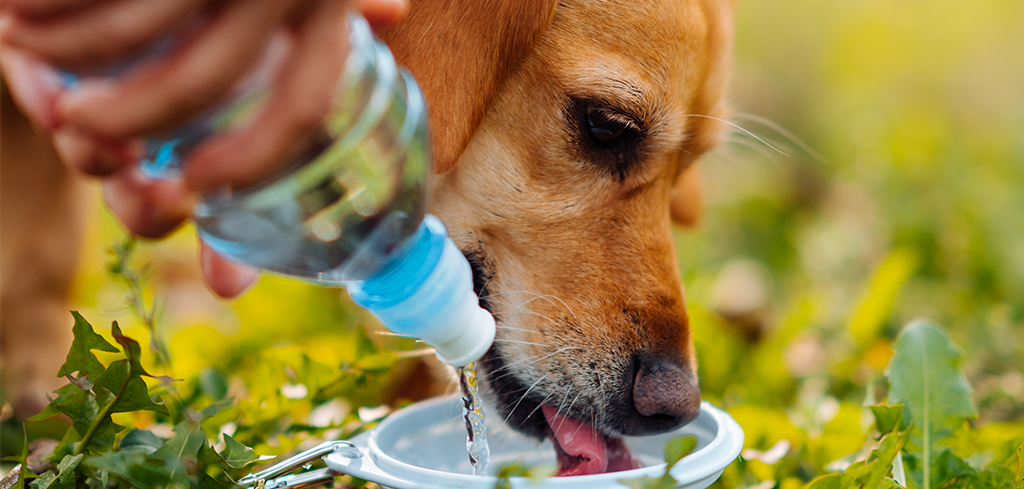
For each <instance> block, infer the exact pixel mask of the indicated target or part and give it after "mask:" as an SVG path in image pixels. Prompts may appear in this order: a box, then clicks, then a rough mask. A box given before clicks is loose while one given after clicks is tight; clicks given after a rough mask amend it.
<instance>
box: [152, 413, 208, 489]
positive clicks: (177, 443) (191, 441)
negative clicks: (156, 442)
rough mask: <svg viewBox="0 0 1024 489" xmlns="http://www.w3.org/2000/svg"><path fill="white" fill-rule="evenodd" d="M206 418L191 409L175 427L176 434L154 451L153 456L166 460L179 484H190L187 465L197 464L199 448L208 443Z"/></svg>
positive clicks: (171, 475) (172, 476)
mask: <svg viewBox="0 0 1024 489" xmlns="http://www.w3.org/2000/svg"><path fill="white" fill-rule="evenodd" d="M204 419H206V417H205V415H204V414H201V413H197V412H195V411H192V410H189V412H187V414H186V419H185V421H182V422H180V423H178V424H177V426H175V427H174V436H172V437H171V439H170V440H167V442H166V443H164V444H163V446H161V447H160V448H159V449H157V450H156V451H155V452H153V455H152V456H153V458H156V459H160V460H163V461H164V463H165V464H166V466H167V468H168V476H169V477H170V478H171V479H173V480H174V481H175V483H177V484H179V485H183V486H188V472H187V470H186V467H187V466H190V465H192V466H194V465H195V462H196V461H197V460H198V457H199V449H200V448H202V446H203V445H204V444H205V443H207V440H206V432H204V431H203V427H202V421H203V420H204Z"/></svg>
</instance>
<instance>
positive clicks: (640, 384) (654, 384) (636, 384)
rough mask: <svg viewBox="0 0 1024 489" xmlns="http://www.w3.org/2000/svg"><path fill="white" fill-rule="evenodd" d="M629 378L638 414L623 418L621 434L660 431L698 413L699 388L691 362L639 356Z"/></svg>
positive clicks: (677, 424) (690, 418)
mask: <svg viewBox="0 0 1024 489" xmlns="http://www.w3.org/2000/svg"><path fill="white" fill-rule="evenodd" d="M632 380H633V407H634V408H635V409H636V414H638V416H633V419H627V420H625V423H624V426H623V428H624V430H623V434H626V435H650V434H655V433H662V432H665V431H669V430H671V429H674V428H678V427H679V426H682V425H684V424H686V423H689V422H690V421H693V420H694V419H696V418H697V415H698V414H700V388H699V387H698V385H697V375H696V374H695V373H694V371H693V368H692V367H690V365H687V364H682V365H681V364H680V363H678V362H675V361H671V360H666V359H653V358H647V359H645V358H642V357H641V358H640V359H639V360H638V362H637V368H636V376H635V377H634V378H633V379H632Z"/></svg>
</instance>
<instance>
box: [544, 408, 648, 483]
mask: <svg viewBox="0 0 1024 489" xmlns="http://www.w3.org/2000/svg"><path fill="white" fill-rule="evenodd" d="M541 409H542V410H543V411H544V417H545V418H547V421H548V426H550V427H551V432H552V437H553V438H554V440H552V441H553V442H554V444H555V451H556V452H557V453H558V468H559V470H558V476H559V477H563V476H571V475H588V474H602V473H604V472H615V471H619V470H629V469H634V468H637V467H640V464H639V463H638V462H637V461H636V459H634V458H633V456H632V455H631V454H630V453H629V449H628V448H626V445H625V444H624V443H622V440H621V439H618V438H608V437H606V436H604V435H602V434H600V433H598V432H597V430H595V429H594V428H593V427H591V426H590V425H588V424H585V423H582V422H580V421H577V420H575V419H573V418H570V417H568V416H562V415H560V414H558V409H556V408H555V407H554V406H549V405H547V404H545V405H543V406H541Z"/></svg>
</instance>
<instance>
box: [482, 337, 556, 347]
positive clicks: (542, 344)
mask: <svg viewBox="0 0 1024 489" xmlns="http://www.w3.org/2000/svg"><path fill="white" fill-rule="evenodd" d="M494 342H495V343H518V344H522V345H534V346H545V347H546V346H551V345H545V344H544V343H534V342H532V341H519V340H503V339H495V340H494Z"/></svg>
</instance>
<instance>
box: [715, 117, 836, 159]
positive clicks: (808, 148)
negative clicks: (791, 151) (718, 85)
mask: <svg viewBox="0 0 1024 489" xmlns="http://www.w3.org/2000/svg"><path fill="white" fill-rule="evenodd" d="M733 119H742V120H747V121H750V122H753V123H756V124H761V125H762V126H765V127H767V128H769V129H771V130H773V131H775V132H777V133H779V134H781V135H782V136H783V137H785V138H786V139H788V140H790V141H792V142H793V144H796V145H797V147H798V148H800V149H802V150H804V151H806V152H807V154H809V155H811V157H812V158H814V159H815V160H817V161H818V163H822V164H824V163H825V157H824V156H822V154H821V153H818V152H817V151H815V150H814V148H812V147H811V145H809V144H807V143H805V142H804V141H803V140H802V139H800V138H798V137H797V136H796V135H795V134H793V133H791V132H789V131H788V130H786V129H785V128H784V127H782V126H781V125H780V124H778V123H776V122H774V121H772V120H770V119H766V118H764V117H761V116H759V115H754V114H746V113H741V114H735V115H733Z"/></svg>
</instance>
